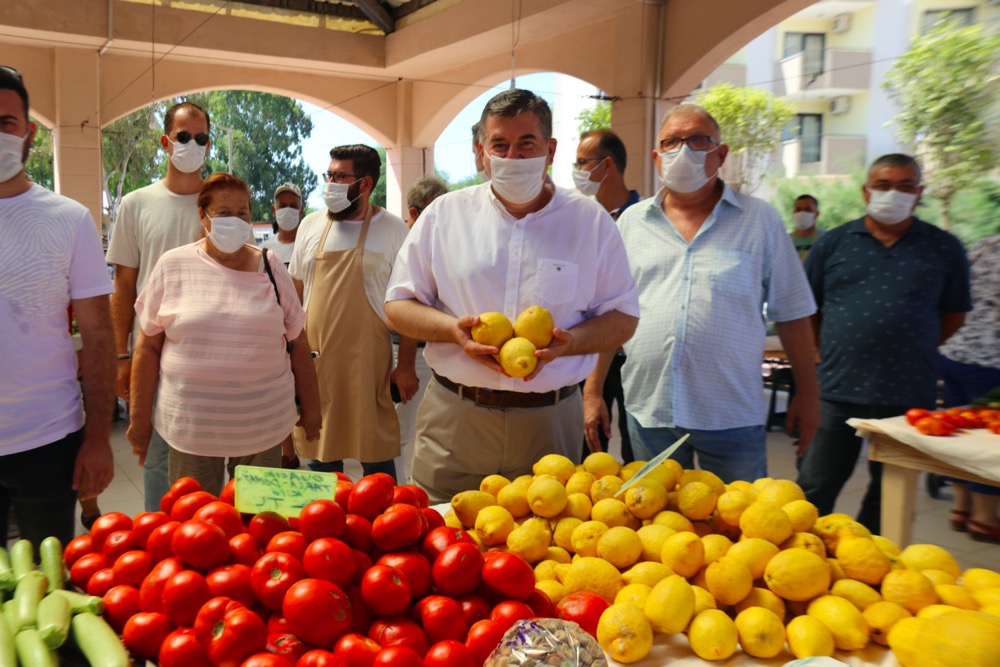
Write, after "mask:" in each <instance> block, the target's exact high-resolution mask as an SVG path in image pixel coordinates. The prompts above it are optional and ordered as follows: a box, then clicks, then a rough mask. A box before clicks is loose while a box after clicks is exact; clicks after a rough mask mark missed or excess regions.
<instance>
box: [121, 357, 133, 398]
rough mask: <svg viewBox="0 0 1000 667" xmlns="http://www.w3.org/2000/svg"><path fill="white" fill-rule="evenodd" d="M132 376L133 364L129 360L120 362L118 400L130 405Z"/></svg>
mask: <svg viewBox="0 0 1000 667" xmlns="http://www.w3.org/2000/svg"><path fill="white" fill-rule="evenodd" d="M131 376H132V362H131V361H129V360H128V359H119V360H118V398H120V399H122V400H123V401H125V402H126V403H128V384H129V379H130V378H131Z"/></svg>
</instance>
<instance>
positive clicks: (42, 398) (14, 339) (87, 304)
mask: <svg viewBox="0 0 1000 667" xmlns="http://www.w3.org/2000/svg"><path fill="white" fill-rule="evenodd" d="M28 108H29V107H28V91H27V90H26V89H25V87H24V83H23V79H22V77H21V74H20V72H18V71H17V70H15V69H13V68H11V67H6V66H0V229H2V230H3V232H2V233H3V242H2V243H0V339H2V340H3V350H4V352H3V354H2V355H0V397H2V398H0V540H3V541H6V538H7V517H8V514H9V512H10V510H11V508H13V511H14V514H15V515H16V517H17V522H18V524H19V525H20V529H21V534H22V535H23V536H24V537H25V538H27V539H29V540H31V541H32V542H34V543H35V544H36V545H37V544H39V542H40V541H41V540H42V539H43V538H45V537H46V536H48V535H55V536H56V537H58V538H59V539H60V540H62V541H63V544H65V543H66V540H68V539H71V538H72V537H73V535H74V532H75V527H76V526H75V520H74V510H75V507H76V502H77V495H79V497H80V499H81V500H84V499H90V498H96V497H97V495H98V494H99V493H101V491H103V490H104V489H105V488H107V486H108V484H110V483H111V480H112V478H113V476H114V455H113V454H112V452H111V444H110V436H111V411H112V410H113V409H114V345H113V336H112V333H111V315H110V312H109V309H108V297H107V295H108V294H110V293H111V281H110V280H109V279H108V273H107V269H106V268H105V266H104V258H103V257H102V256H101V242H100V239H99V237H98V234H97V227H96V225H95V224H94V220H93V218H91V216H90V213H89V212H88V211H87V209H86V208H84V207H83V206H81V205H80V204H78V203H77V202H75V201H72V200H70V199H67V198H66V197H63V196H61V195H57V194H55V193H54V192H51V191H49V190H46V189H45V188H43V187H41V186H39V185H36V184H33V183H32V182H31V181H30V180H29V178H28V175H27V174H26V173H25V171H24V162H25V160H27V157H28V152H29V150H30V148H31V142H32V141H33V140H34V138H35V131H36V127H35V124H34V123H33V122H30V121H29V119H28ZM70 307H72V312H73V315H74V317H75V319H76V322H77V326H78V328H79V330H80V337H81V339H82V341H83V350H82V352H81V355H80V377H81V378H82V380H83V391H82V398H83V401H82V402H81V400H80V399H81V389H80V383H79V382H78V381H77V357H76V354H75V353H74V351H73V340H72V338H71V336H70V334H69V328H68V327H67V318H66V313H67V309H68V308H70ZM3 541H0V544H3Z"/></svg>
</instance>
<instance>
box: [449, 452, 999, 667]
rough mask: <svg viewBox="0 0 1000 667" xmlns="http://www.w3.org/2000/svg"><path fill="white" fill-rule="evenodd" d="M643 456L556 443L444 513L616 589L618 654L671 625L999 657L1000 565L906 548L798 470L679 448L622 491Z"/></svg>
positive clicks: (551, 588) (607, 627) (721, 642)
mask: <svg viewBox="0 0 1000 667" xmlns="http://www.w3.org/2000/svg"><path fill="white" fill-rule="evenodd" d="M643 465H644V462H641V461H637V462H634V463H630V464H627V465H625V466H622V465H621V464H620V463H619V462H618V461H616V460H615V459H614V457H612V456H610V455H609V454H606V453H596V454H591V455H590V456H588V457H587V458H586V459H585V460H584V462H583V464H582V465H579V466H578V465H575V464H574V463H573V462H572V461H570V460H569V459H568V458H566V457H564V456H560V455H557V454H550V455H548V456H545V457H543V458H541V459H540V460H539V461H537V462H536V463H535V465H534V468H533V472H534V475H525V476H523V477H518V478H516V479H514V480H508V479H506V478H504V477H502V476H500V475H491V476H490V477H487V478H486V479H484V480H483V482H482V484H481V486H480V489H479V490H473V491H463V492H462V493H459V494H457V495H456V496H455V497H454V498H453V499H452V501H451V507H452V510H451V511H449V512H448V513H447V515H446V516H445V521H446V522H447V523H448V524H449V525H452V526H455V527H462V528H465V529H467V530H469V532H470V533H471V535H472V536H473V538H474V539H476V540H477V541H478V542H479V544H480V546H481V548H483V549H484V550H487V549H503V550H506V551H510V552H512V553H516V554H518V555H520V556H522V557H523V558H524V559H525V560H527V561H528V562H529V563H531V564H532V565H533V566H534V567H535V578H536V582H537V587H538V588H539V589H540V590H542V591H543V592H544V593H545V594H546V595H548V596H549V598H550V599H551V600H552V602H553V603H557V602H559V600H560V599H562V598H563V597H564V596H566V595H568V594H570V593H574V592H577V591H591V592H594V593H597V594H599V595H601V596H602V597H603V598H605V599H606V600H607V601H608V602H609V603H610V605H611V606H610V607H608V609H607V610H606V611H605V612H604V614H603V615H602V617H601V620H600V624H599V626H598V632H597V635H598V637H597V638H598V641H599V642H600V643H601V646H602V647H603V648H604V650H605V651H606V652H607V653H608V655H610V656H611V657H612V658H614V659H615V660H617V661H619V662H625V663H629V662H636V661H638V660H641V659H642V658H644V657H645V656H646V655H647V654H648V653H649V652H650V650H651V648H652V645H653V639H654V635H655V634H657V633H661V634H666V635H671V634H676V633H685V634H686V635H687V639H688V642H689V643H690V646H691V649H692V650H693V651H694V653H695V654H697V655H698V656H699V657H701V658H702V659H704V660H725V659H727V658H729V657H730V656H732V655H733V654H734V653H736V651H737V650H738V649H739V648H742V650H743V651H744V652H745V653H746V654H748V655H750V656H753V657H755V658H773V657H775V656H777V655H778V654H779V653H781V652H782V651H783V650H785V646H786V643H787V646H788V650H789V651H790V652H791V653H792V654H793V655H794V656H795V657H796V658H805V657H810V656H830V655H832V654H833V652H834V650H835V649H836V650H840V651H854V650H858V649H863V648H864V647H866V646H867V645H868V644H869V642H871V641H873V642H875V643H877V644H881V645H883V646H889V647H890V648H891V649H892V651H893V652H894V653H895V655H896V658H897V659H898V660H899V662H900V663H901V664H902V665H903V667H931V666H934V667H944V666H952V665H954V666H955V667H958V666H962V667H969V666H971V665H1000V574H998V573H997V572H994V571H991V570H986V569H978V568H973V569H969V570H966V571H965V572H964V573H963V572H961V570H960V568H959V565H958V563H957V562H956V561H955V559H954V558H953V557H952V556H951V554H949V553H948V552H947V551H945V550H944V549H942V548H941V547H938V546H935V545H932V544H915V545H911V546H909V547H907V548H906V549H903V550H900V549H899V547H898V546H897V545H895V544H894V543H893V542H891V541H890V540H888V539H886V538H884V537H880V536H878V535H872V534H871V533H870V532H869V531H868V530H867V529H866V528H865V527H864V526H862V525H861V524H859V523H858V522H856V521H854V520H853V519H852V518H851V517H849V516H847V515H844V514H829V515H826V516H822V517H821V516H819V515H818V512H817V510H816V507H815V506H814V505H813V504H812V503H810V502H808V501H807V500H806V499H805V496H804V494H803V492H802V489H800V488H799V487H798V485H797V484H795V483H794V482H792V481H789V480H780V479H771V478H764V479H758V480H756V481H754V482H747V481H736V482H732V483H730V484H725V483H723V482H722V480H721V479H719V478H718V477H717V476H716V475H714V474H712V473H710V472H707V471H703V470H684V469H682V468H681V466H680V465H679V464H678V463H677V462H676V461H672V460H667V461H665V462H664V463H663V464H661V465H657V466H654V467H653V468H652V469H651V471H650V472H649V473H647V474H646V475H645V476H643V477H642V478H641V479H639V480H637V481H636V482H635V484H633V485H631V486H629V488H628V489H626V491H625V492H624V493H623V494H620V493H619V491H620V490H621V488H622V486H623V485H624V484H625V482H626V481H628V480H629V479H631V478H632V476H633V475H635V473H636V472H637V471H638V470H639V469H640V468H641V467H642V466H643ZM930 619H934V620H933V621H930Z"/></svg>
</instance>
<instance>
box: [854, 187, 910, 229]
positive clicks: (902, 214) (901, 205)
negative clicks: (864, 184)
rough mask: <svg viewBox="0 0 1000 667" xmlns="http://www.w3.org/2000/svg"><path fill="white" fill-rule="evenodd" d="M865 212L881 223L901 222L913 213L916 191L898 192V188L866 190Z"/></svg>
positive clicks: (892, 223)
mask: <svg viewBox="0 0 1000 667" xmlns="http://www.w3.org/2000/svg"><path fill="white" fill-rule="evenodd" d="M865 189H866V190H868V188H865ZM868 195H869V197H868V207H867V212H868V215H870V216H871V217H872V218H873V219H874V220H875V221H876V222H881V223H882V224H883V225H895V224H899V223H900V222H903V221H904V220H906V219H907V218H909V217H910V215H912V213H913V207H914V206H916V204H917V195H916V193H914V194H910V193H909V192H900V191H899V190H886V191H885V192H880V191H878V190H868Z"/></svg>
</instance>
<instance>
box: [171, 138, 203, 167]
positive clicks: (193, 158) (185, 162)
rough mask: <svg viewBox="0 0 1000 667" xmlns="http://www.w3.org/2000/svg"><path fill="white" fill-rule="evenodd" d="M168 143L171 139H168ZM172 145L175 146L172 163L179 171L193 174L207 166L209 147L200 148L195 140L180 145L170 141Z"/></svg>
mask: <svg viewBox="0 0 1000 667" xmlns="http://www.w3.org/2000/svg"><path fill="white" fill-rule="evenodd" d="M167 141H170V137H167ZM170 143H171V144H173V146H174V152H173V154H172V155H171V156H170V162H172V163H173V165H174V167H175V168H176V169H177V171H181V172H183V173H185V174H193V173H195V172H196V171H200V170H201V166H202V165H203V164H205V153H206V152H208V146H207V145H205V146H199V145H198V142H197V141H195V140H194V139H193V138H192V139H191V140H189V141H188V142H187V143H186V144H179V143H177V142H175V141H170Z"/></svg>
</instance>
